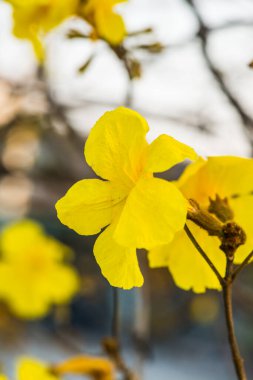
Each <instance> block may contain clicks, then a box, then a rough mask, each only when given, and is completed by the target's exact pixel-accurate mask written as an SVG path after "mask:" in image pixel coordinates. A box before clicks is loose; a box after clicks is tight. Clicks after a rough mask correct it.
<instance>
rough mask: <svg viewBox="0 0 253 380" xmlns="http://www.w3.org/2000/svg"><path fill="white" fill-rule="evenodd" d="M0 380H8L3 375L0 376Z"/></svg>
mask: <svg viewBox="0 0 253 380" xmlns="http://www.w3.org/2000/svg"><path fill="white" fill-rule="evenodd" d="M0 380H8V378H7V377H6V376H5V375H0Z"/></svg>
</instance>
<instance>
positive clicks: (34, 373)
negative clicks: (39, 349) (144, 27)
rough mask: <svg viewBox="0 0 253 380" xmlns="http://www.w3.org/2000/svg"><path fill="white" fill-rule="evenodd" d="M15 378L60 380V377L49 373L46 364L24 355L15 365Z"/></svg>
mask: <svg viewBox="0 0 253 380" xmlns="http://www.w3.org/2000/svg"><path fill="white" fill-rule="evenodd" d="M17 380H60V378H59V377H58V376H55V375H53V374H51V373H50V372H49V369H48V367H47V366H46V364H44V363H41V362H39V361H38V360H34V359H31V358H28V357H27V358H26V357H24V358H22V359H20V361H19V363H18V365H17Z"/></svg>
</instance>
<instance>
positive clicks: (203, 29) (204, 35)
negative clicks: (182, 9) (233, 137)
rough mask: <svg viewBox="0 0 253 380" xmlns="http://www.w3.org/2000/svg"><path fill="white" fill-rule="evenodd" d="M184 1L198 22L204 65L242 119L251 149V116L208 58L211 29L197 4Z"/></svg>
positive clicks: (192, 1)
mask: <svg viewBox="0 0 253 380" xmlns="http://www.w3.org/2000/svg"><path fill="white" fill-rule="evenodd" d="M185 1H186V3H187V4H188V5H189V6H190V8H191V9H192V11H193V12H194V14H195V16H196V18H197V20H198V23H199V30H198V32H197V37H198V38H199V40H200V43H201V50H202V53H203V57H204V59H205V62H206V65H207V67H208V69H209V71H210V72H211V74H212V76H213V78H214V79H215V82H216V83H217V85H218V86H219V88H220V90H221V91H222V93H223V95H224V96H225V97H226V99H227V100H228V102H229V103H230V105H231V106H232V107H233V108H234V109H235V110H236V112H237V114H238V115H239V116H240V118H241V120H242V125H243V127H244V130H245V132H246V134H247V136H248V138H249V140H250V143H251V146H252V150H253V118H252V117H251V116H250V115H249V114H248V113H247V112H246V111H245V110H244V108H243V106H242V105H241V103H240V101H239V100H238V99H237V98H236V96H235V95H234V94H233V93H232V91H231V90H230V88H229V86H228V85H227V83H226V80H225V78H224V76H223V74H222V73H221V72H220V71H219V70H218V69H217V68H216V66H215V64H214V63H213V62H212V59H211V58H210V55H209V53H208V38H209V33H210V31H211V29H210V28H209V27H208V26H207V25H206V23H205V21H204V20H203V18H202V15H201V13H200V12H199V10H198V8H197V6H196V5H195V3H194V0H185ZM230 25H231V23H230Z"/></svg>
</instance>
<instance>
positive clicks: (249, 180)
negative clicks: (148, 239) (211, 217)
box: [149, 157, 253, 293]
mask: <svg viewBox="0 0 253 380" xmlns="http://www.w3.org/2000/svg"><path fill="white" fill-rule="evenodd" d="M178 187H179V189H180V190H181V191H182V193H183V194H184V195H185V197H186V198H188V199H195V200H196V201H197V202H198V203H199V204H200V206H202V207H203V208H208V205H209V197H211V198H212V199H214V198H215V196H216V194H218V195H219V196H220V197H222V198H225V197H228V200H229V205H230V207H231V208H232V210H233V212H234V215H235V219H234V220H235V222H236V223H238V224H239V225H240V226H241V227H242V228H243V229H244V231H245V232H246V234H247V241H246V244H245V245H242V246H240V247H239V249H238V250H237V252H236V255H235V263H241V262H242V261H243V259H244V258H245V257H246V255H247V254H249V253H250V251H251V250H252V248H253V229H252V220H253V196H252V190H253V160H252V159H246V158H239V157H210V158H208V160H207V161H206V160H202V159H200V160H199V161H197V162H196V163H193V164H191V165H189V166H188V167H187V169H186V170H185V172H184V173H183V175H182V177H181V178H180V179H179V181H178ZM237 195H240V196H238V197H237ZM187 225H188V226H189V228H190V230H191V232H192V233H193V235H194V236H195V238H196V240H197V241H198V243H199V244H200V246H201V247H202V248H203V249H204V251H205V252H206V253H207V255H208V256H209V258H210V259H211V260H212V262H213V263H214V264H215V266H216V267H217V269H218V270H219V272H220V274H221V275H222V276H223V275H224V274H225V265H226V260H225V255H224V253H223V252H222V251H221V250H220V249H219V246H220V240H219V239H218V238H216V237H212V236H208V234H207V232H206V231H204V230H202V229H201V228H199V227H197V226H196V225H195V224H193V223H192V222H190V221H188V222H187ZM149 262H150V265H151V266H152V267H153V268H155V267H163V266H168V267H169V270H170V272H171V273H172V276H173V278H174V280H175V283H176V284H177V285H178V286H179V287H181V288H182V289H185V290H189V289H192V290H193V291H195V292H196V293H202V292H204V291H205V290H206V288H210V289H220V284H219V282H218V280H217V278H216V276H215V275H214V274H213V272H212V270H211V269H210V268H209V266H208V264H206V262H205V261H204V259H203V258H202V257H201V255H200V254H199V253H198V252H197V250H196V248H195V247H194V246H193V245H192V243H191V242H190V240H189V238H188V237H187V236H186V233H185V232H184V231H180V232H178V233H177V234H176V236H175V238H174V240H173V241H172V243H171V244H168V245H164V246H160V247H157V248H155V249H153V250H151V251H150V252H149Z"/></svg>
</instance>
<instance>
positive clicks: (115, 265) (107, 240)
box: [94, 226, 143, 289]
mask: <svg viewBox="0 0 253 380" xmlns="http://www.w3.org/2000/svg"><path fill="white" fill-rule="evenodd" d="M113 233H114V226H110V227H108V228H107V229H106V230H105V231H104V232H103V233H102V234H101V235H100V236H99V237H98V239H97V240H96V243H95V245H94V255H95V258H96V260H97V263H98V265H99V266H100V268H101V271H102V274H103V275H104V277H105V278H106V279H107V280H108V281H109V283H110V284H111V285H112V286H116V287H118V288H123V289H131V288H133V287H140V286H142V285H143V277H142V274H141V272H140V268H139V264H138V260H137V255H136V250H135V249H134V248H125V247H121V246H120V245H118V244H117V243H116V242H115V240H114V239H113Z"/></svg>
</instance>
